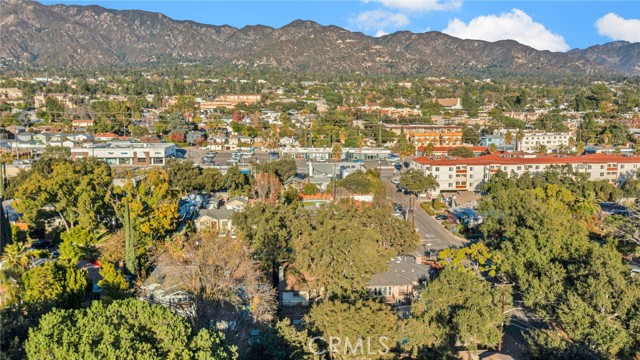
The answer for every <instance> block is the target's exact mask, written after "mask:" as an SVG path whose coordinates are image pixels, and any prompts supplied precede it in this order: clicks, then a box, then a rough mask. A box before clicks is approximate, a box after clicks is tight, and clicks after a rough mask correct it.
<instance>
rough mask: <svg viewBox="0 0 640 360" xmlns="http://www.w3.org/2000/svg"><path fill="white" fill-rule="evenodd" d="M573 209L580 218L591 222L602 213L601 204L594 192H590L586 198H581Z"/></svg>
mask: <svg viewBox="0 0 640 360" xmlns="http://www.w3.org/2000/svg"><path fill="white" fill-rule="evenodd" d="M573 209H574V211H575V213H576V215H578V216H579V217H581V218H583V219H586V220H588V221H589V222H590V220H591V219H593V218H594V217H595V215H596V214H597V213H599V212H600V210H601V208H600V202H599V201H598V199H597V198H596V195H595V193H593V191H589V192H588V193H587V194H586V195H585V196H584V197H579V198H577V199H576V200H575V202H574V204H573Z"/></svg>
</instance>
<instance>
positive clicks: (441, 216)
mask: <svg viewBox="0 0 640 360" xmlns="http://www.w3.org/2000/svg"><path fill="white" fill-rule="evenodd" d="M447 219H448V217H447V215H445V214H438V215H436V220H440V221H443V220H447Z"/></svg>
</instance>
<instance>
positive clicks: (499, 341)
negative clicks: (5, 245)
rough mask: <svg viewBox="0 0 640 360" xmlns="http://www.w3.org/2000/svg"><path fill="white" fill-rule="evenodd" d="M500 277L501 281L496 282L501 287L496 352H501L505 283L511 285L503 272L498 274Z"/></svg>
mask: <svg viewBox="0 0 640 360" xmlns="http://www.w3.org/2000/svg"><path fill="white" fill-rule="evenodd" d="M498 276H499V277H500V279H501V283H500V284H498V285H497V286H500V288H501V289H502V301H501V308H502V311H501V312H500V315H501V317H502V319H501V321H500V339H498V353H500V352H502V336H503V334H504V305H505V302H506V300H505V296H506V288H505V287H506V286H507V285H509V286H510V285H513V283H511V282H510V281H509V279H508V278H507V277H506V276H505V275H504V274H500V275H498Z"/></svg>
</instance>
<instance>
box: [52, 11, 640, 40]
mask: <svg viewBox="0 0 640 360" xmlns="http://www.w3.org/2000/svg"><path fill="white" fill-rule="evenodd" d="M43 3H45V4H53V3H64V4H80V5H89V4H97V5H101V6H104V7H107V8H112V9H140V10H147V11H157V12H162V13H164V14H166V15H168V16H169V17H171V18H174V19H178V20H193V21H197V22H201V23H206V24H214V25H222V24H228V25H232V26H235V27H243V26H246V25H255V24H262V25H269V26H273V27H281V26H283V25H286V24H288V23H290V22H291V21H293V20H295V19H304V20H314V21H317V22H319V23H321V24H323V25H337V26H340V27H344V28H347V29H349V30H354V31H362V32H364V33H366V34H369V35H373V36H381V35H384V34H387V33H390V32H393V31H398V30H410V31H413V32H425V31H442V32H445V33H447V34H450V35H453V36H456V37H460V38H465V39H482V40H488V41H496V40H502V39H513V40H517V41H519V42H521V43H523V44H526V45H529V46H532V47H534V48H536V49H540V50H552V51H566V50H569V49H572V48H576V47H579V48H584V47H588V46H591V45H595V44H602V43H606V42H609V41H612V40H627V41H632V42H640V1H638V0H628V1H479V0H475V1H474V0H409V1H406V0H364V1H355V0H353V1H336V0H334V1H311V0H307V1H305V0H303V1H264V0H263V1H242V0H240V1H217V0H200V1H114V0H111V1H108V0H107V1H105V0H88V1H43Z"/></svg>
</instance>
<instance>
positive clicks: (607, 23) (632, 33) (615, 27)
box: [596, 13, 640, 42]
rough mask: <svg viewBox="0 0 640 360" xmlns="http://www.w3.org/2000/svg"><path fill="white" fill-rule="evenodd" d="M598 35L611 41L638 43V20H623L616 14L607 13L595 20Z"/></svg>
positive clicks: (639, 31)
mask: <svg viewBox="0 0 640 360" xmlns="http://www.w3.org/2000/svg"><path fill="white" fill-rule="evenodd" d="M596 28H597V29H598V33H599V34H600V35H604V36H607V37H610V38H611V39H613V40H626V41H631V42H640V19H624V18H622V17H620V16H618V14H614V13H608V14H607V15H605V16H603V17H601V18H600V19H598V20H596Z"/></svg>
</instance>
